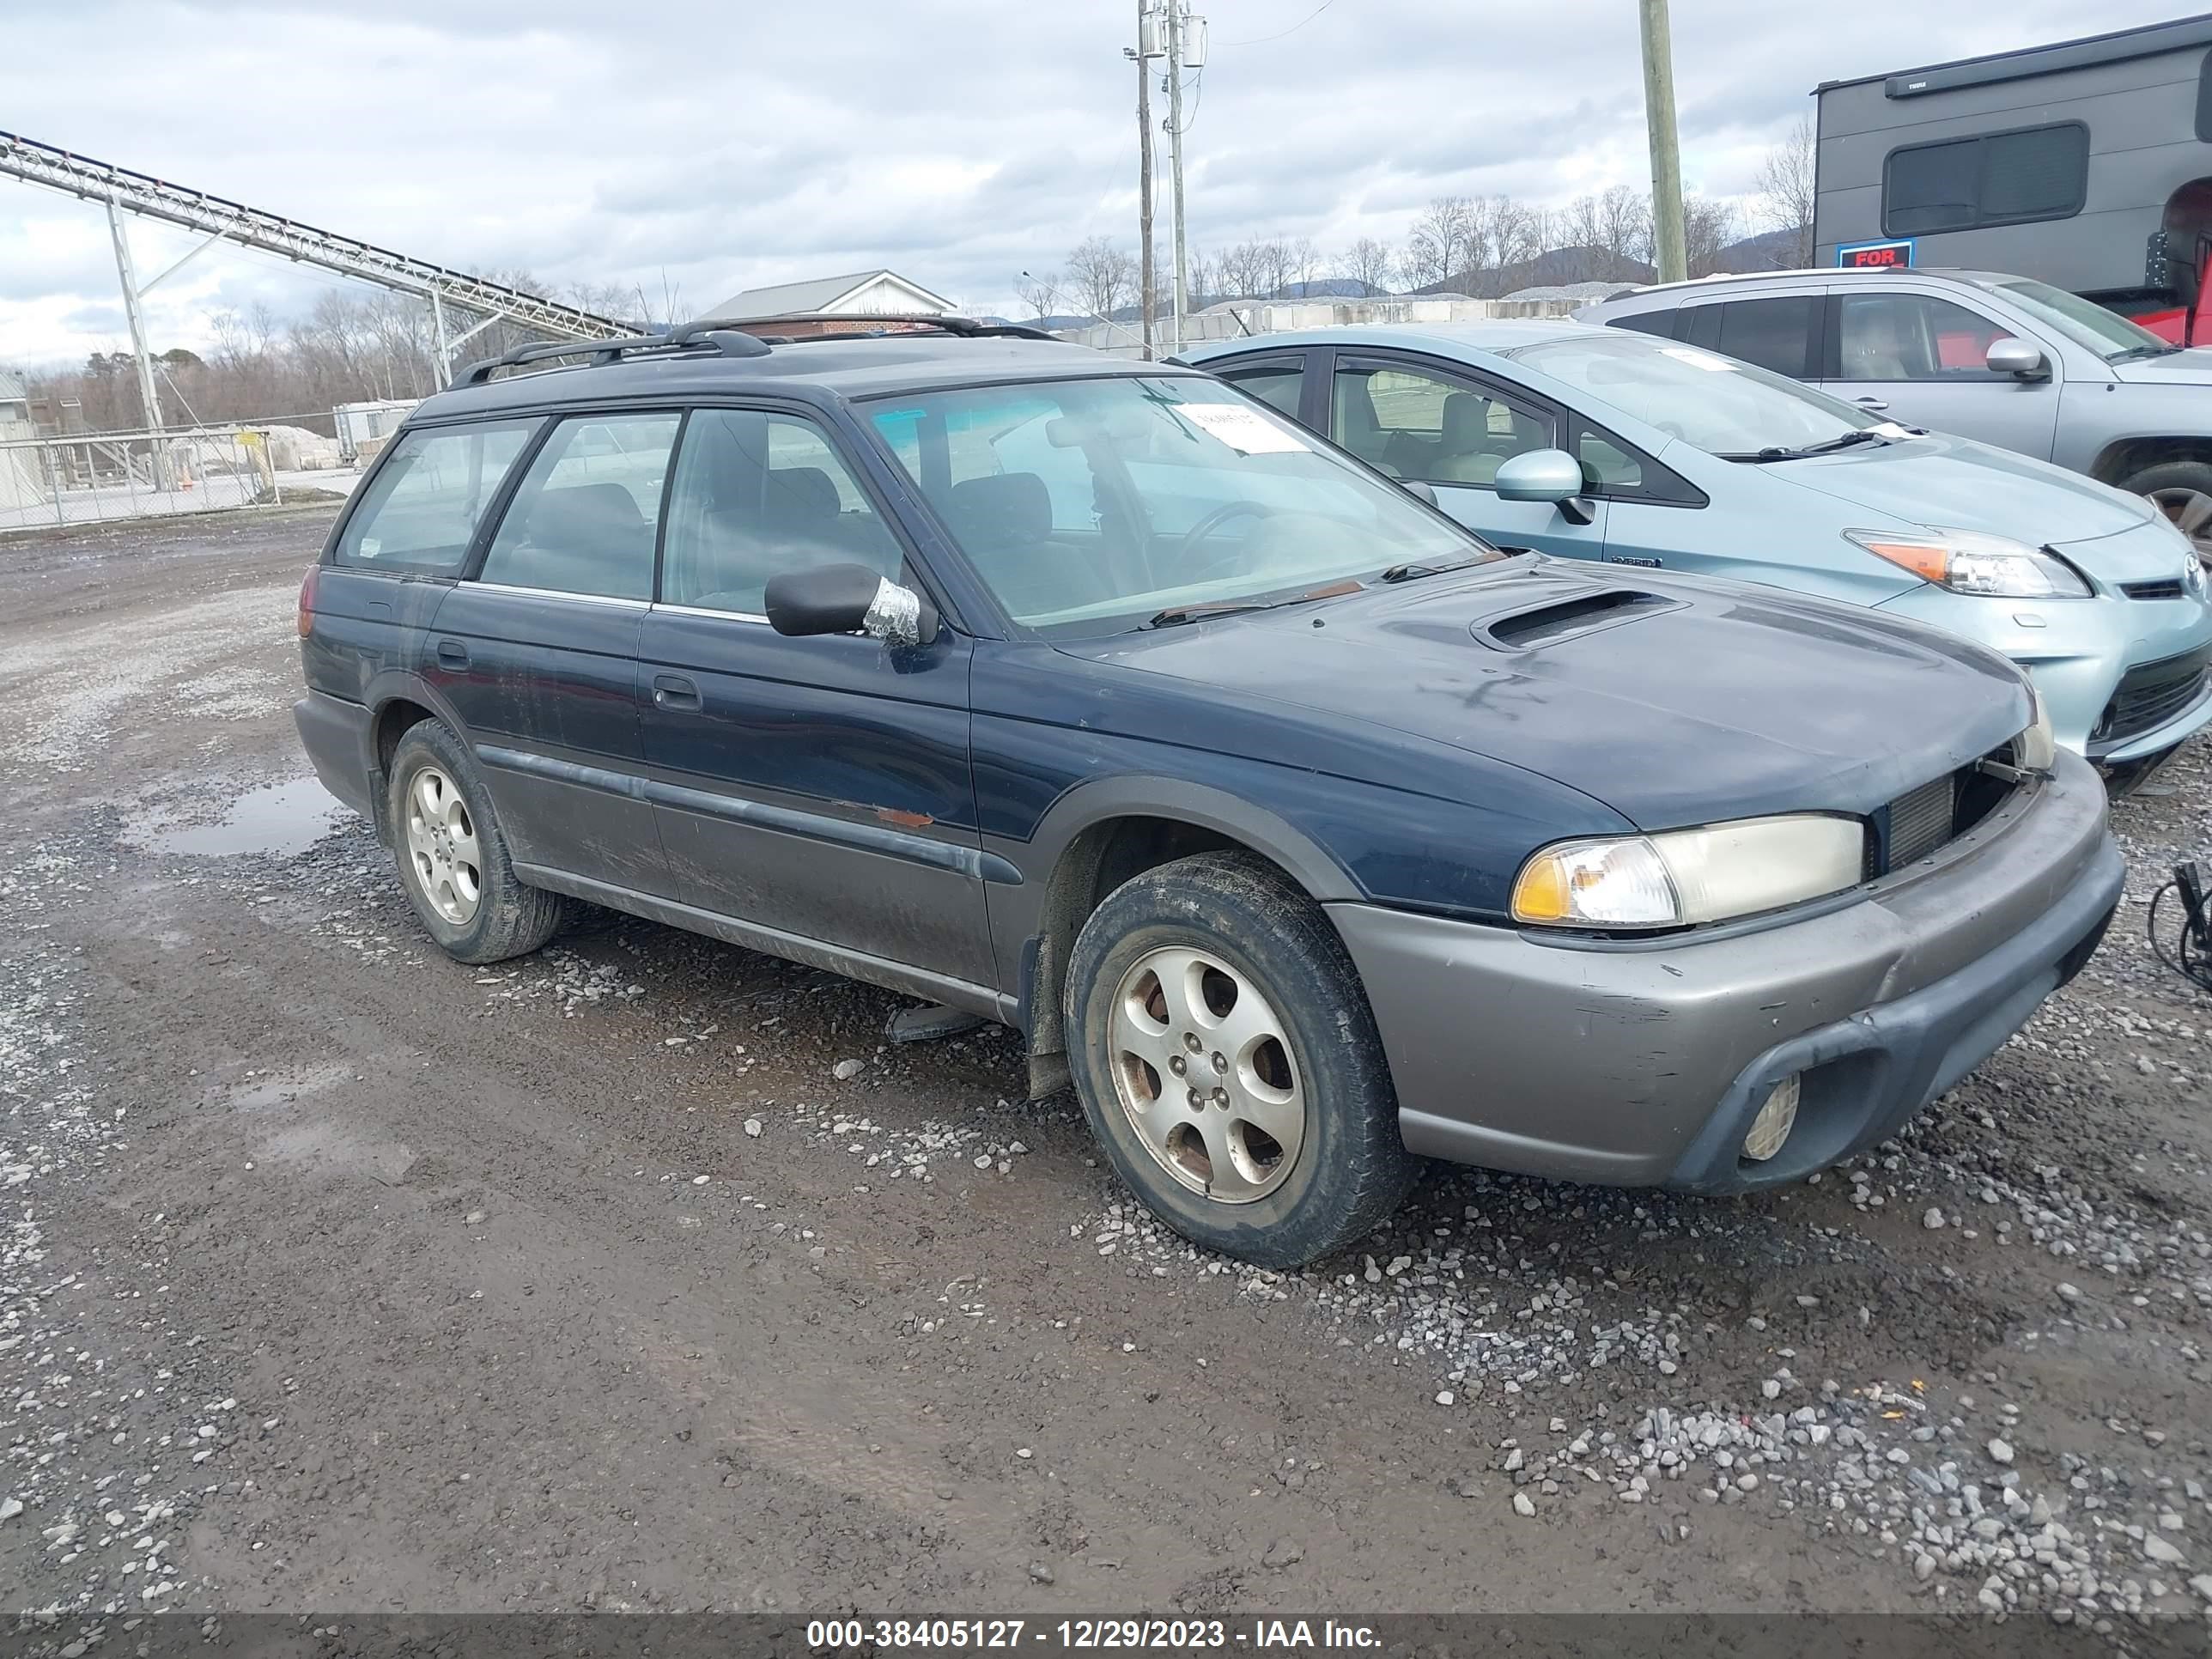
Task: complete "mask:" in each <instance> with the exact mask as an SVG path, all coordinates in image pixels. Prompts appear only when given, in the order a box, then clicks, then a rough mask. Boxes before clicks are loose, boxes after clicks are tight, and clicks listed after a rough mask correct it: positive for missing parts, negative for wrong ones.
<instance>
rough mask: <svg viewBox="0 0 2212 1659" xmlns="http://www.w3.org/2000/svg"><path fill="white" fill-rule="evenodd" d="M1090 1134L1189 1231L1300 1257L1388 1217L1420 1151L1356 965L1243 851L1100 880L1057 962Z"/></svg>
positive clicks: (1238, 1247)
mask: <svg viewBox="0 0 2212 1659" xmlns="http://www.w3.org/2000/svg"><path fill="white" fill-rule="evenodd" d="M1066 1001H1067V1007H1066V1018H1067V1031H1068V1038H1069V1041H1068V1058H1069V1062H1070V1070H1071V1071H1072V1072H1073V1074H1074V1079H1075V1086H1076V1092H1077V1094H1078V1095H1079V1096H1080V1097H1081V1098H1082V1101H1083V1109H1084V1112H1085V1115H1087V1116H1088V1117H1089V1118H1090V1120H1091V1133H1093V1134H1094V1135H1096V1136H1097V1139H1098V1142H1099V1144H1100V1145H1101V1146H1103V1147H1104V1148H1105V1150H1106V1155H1107V1157H1108V1158H1109V1159H1111V1160H1112V1162H1113V1164H1114V1168H1115V1170H1116V1171H1117V1172H1118V1173H1119V1174H1120V1176H1121V1179H1122V1180H1123V1181H1124V1182H1127V1184H1128V1185H1129V1187H1130V1188H1132V1189H1133V1191H1134V1192H1135V1193H1136V1194H1137V1195H1138V1196H1139V1198H1141V1199H1142V1200H1144V1202H1145V1205H1146V1207H1147V1208H1149V1209H1150V1210H1151V1211H1152V1212H1153V1213H1154V1214H1155V1215H1157V1216H1158V1217H1159V1218H1160V1219H1161V1220H1163V1221H1164V1222H1166V1223H1167V1224H1168V1225H1170V1227H1173V1228H1174V1229H1175V1230H1176V1231H1177V1232H1179V1233H1181V1234H1182V1236H1183V1237H1186V1238H1188V1239H1190V1240H1191V1241H1192V1242H1193V1243H1198V1244H1202V1245H1205V1246H1206V1247H1207V1248H1208V1249H1216V1250H1220V1251H1222V1252H1224V1253H1225V1254H1227V1255H1234V1256H1237V1257H1239V1258H1241V1259H1242V1260H1243V1261H1250V1262H1255V1263H1256V1264H1258V1265H1259V1266H1261V1267H1302V1266H1304V1264H1305V1263H1307V1262H1309V1261H1314V1260H1316V1258H1318V1257H1321V1256H1324V1255H1329V1254H1331V1253H1332V1252H1334V1251H1336V1250H1339V1249H1343V1248H1344V1247H1345V1246H1346V1245H1348V1244H1350V1243H1352V1242H1353V1241H1355V1240H1357V1239H1358V1238H1359V1237H1362V1236H1364V1234H1366V1233H1368V1232H1370V1231H1372V1230H1373V1229H1374V1228H1375V1227H1376V1226H1378V1225H1381V1224H1382V1223H1383V1221H1385V1220H1387V1219H1388V1218H1389V1216H1390V1215H1391V1213H1392V1212H1394V1211H1395V1210H1396V1208H1397V1207H1398V1206H1399V1204H1400V1202H1401V1200H1403V1199H1404V1197H1405V1194H1406V1190H1407V1188H1408V1187H1409V1186H1410V1185H1411V1184H1412V1182H1413V1176H1414V1174H1415V1172H1416V1170H1418V1168H1419V1164H1418V1162H1417V1160H1416V1159H1415V1158H1413V1155H1412V1154H1411V1153H1409V1152H1407V1151H1406V1147H1405V1144H1404V1142H1403V1141H1401V1139H1399V1135H1398V1103H1397V1096H1396V1094H1395V1092H1394V1091H1393V1090H1392V1088H1391V1086H1390V1074H1389V1067H1388V1066H1387V1065H1386V1064H1385V1062H1384V1060H1383V1044H1382V1040H1381V1038H1380V1037H1379V1036H1377V1035H1376V1030H1375V1020H1374V1017H1373V1015H1372V1014H1371V1013H1370V1012H1369V1010H1368V1006H1367V997H1366V994H1365V992H1364V990H1363V989H1362V988H1361V987H1360V983H1359V976H1358V973H1357V972H1355V971H1354V969H1353V968H1352V958H1351V957H1350V956H1349V955H1347V954H1346V951H1345V949H1344V944H1343V941H1342V940H1341V939H1339V938H1338V937H1337V933H1336V930H1335V928H1334V927H1332V926H1331V925H1330V923H1329V921H1328V917H1327V916H1326V915H1323V914H1322V911H1321V908H1320V907H1319V906H1317V905H1316V904H1315V903H1314V902H1312V901H1311V900H1310V899H1309V898H1307V897H1306V896H1305V895H1304V893H1302V892H1299V891H1298V890H1297V889H1296V888H1294V887H1292V886H1291V884H1289V883H1288V882H1287V881H1285V879H1284V878H1282V876H1281V875H1280V874H1279V872H1276V871H1275V870H1274V868H1273V866H1270V865H1267V863H1265V862H1263V861H1262V860H1259V859H1257V858H1255V857H1252V856H1250V855H1249V854H1237V853H1208V854H1202V855H1200V856H1199V857H1196V858H1188V859H1182V860H1177V861H1176V862H1175V863H1172V864H1166V865H1162V866H1159V867H1158V869H1154V870H1148V871H1146V872H1145V873H1144V874H1142V875H1140V876H1138V877H1136V878H1134V879H1133V880H1132V881H1130V882H1128V883H1127V884H1124V885H1123V886H1121V887H1120V888H1118V889H1116V890H1115V891H1114V892H1113V893H1111V894H1110V895H1109V896H1108V897H1107V899H1106V901H1105V902H1103V904H1101V905H1100V906H1099V907H1098V908H1097V910H1096V911H1095V912H1094V913H1093V914H1092V915H1091V919H1090V920H1089V921H1086V922H1085V924H1084V927H1083V931H1082V933H1080V934H1079V935H1078V937H1077V939H1076V941H1075V948H1074V951H1073V953H1072V954H1071V957H1070V959H1069V963H1068V978H1067V998H1066Z"/></svg>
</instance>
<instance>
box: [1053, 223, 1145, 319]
mask: <svg viewBox="0 0 2212 1659" xmlns="http://www.w3.org/2000/svg"><path fill="white" fill-rule="evenodd" d="M1138 276H1139V271H1138V269H1137V261H1136V259H1135V258H1133V256H1132V255H1131V254H1130V252H1129V251H1128V250H1127V248H1124V247H1121V246H1116V245H1115V243H1113V242H1111V241H1109V240H1107V239H1106V238H1105V237H1103V236H1092V237H1090V238H1088V239H1087V240H1084V241H1080V242H1078V243H1077V244H1076V245H1075V246H1073V247H1072V248H1070V249H1068V251H1067V280H1068V283H1069V285H1070V287H1071V288H1072V289H1073V292H1074V295H1075V297H1076V299H1077V300H1078V301H1080V302H1081V304H1082V305H1083V307H1084V308H1085V310H1087V311H1089V312H1090V313H1091V314H1092V315H1093V316H1096V317H1109V318H1110V317H1111V316H1113V314H1114V313H1115V312H1116V311H1118V310H1120V309H1121V307H1123V306H1125V305H1127V304H1128V303H1129V300H1130V297H1131V295H1133V294H1135V293H1136V292H1137V278H1138Z"/></svg>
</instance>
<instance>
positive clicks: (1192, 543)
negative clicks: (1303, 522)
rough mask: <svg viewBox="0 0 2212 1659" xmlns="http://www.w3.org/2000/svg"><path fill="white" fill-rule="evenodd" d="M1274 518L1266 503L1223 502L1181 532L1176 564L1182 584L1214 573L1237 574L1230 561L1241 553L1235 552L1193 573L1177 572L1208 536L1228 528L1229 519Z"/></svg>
mask: <svg viewBox="0 0 2212 1659" xmlns="http://www.w3.org/2000/svg"><path fill="white" fill-rule="evenodd" d="M1274 516H1275V509H1274V508H1273V507H1269V506H1268V505H1267V503H1266V502H1265V501H1225V502H1224V503H1223V504H1222V505H1221V506H1219V507H1215V508H1214V509H1213V510H1212V512H1211V513H1206V515H1205V516H1204V517H1203V518H1201V519H1200V520H1199V521H1198V522H1197V523H1196V524H1194V525H1193V526H1191V527H1190V528H1189V529H1188V530H1186V531H1184V532H1183V533H1182V540H1181V541H1179V542H1177V543H1176V565H1177V567H1178V570H1177V574H1178V575H1179V576H1181V577H1182V579H1183V580H1186V581H1188V580H1192V579H1194V578H1196V577H1200V576H1205V575H1211V574H1215V573H1216V571H1217V569H1218V571H1219V572H1221V573H1222V574H1227V573H1229V572H1231V571H1234V570H1236V569H1237V568H1239V567H1238V566H1237V564H1236V563H1234V562H1233V561H1235V559H1236V558H1237V553H1238V552H1239V551H1240V550H1238V549H1235V548H1231V549H1229V550H1225V551H1224V552H1222V553H1221V554H1218V555H1217V556H1215V557H1213V558H1212V559H1210V560H1208V561H1207V562H1206V563H1204V564H1202V565H1199V566H1197V567H1195V568H1192V569H1188V570H1184V569H1182V568H1180V567H1181V566H1182V562H1183V561H1184V560H1186V559H1188V557H1189V556H1191V554H1192V552H1193V551H1194V550H1196V548H1197V547H1198V544H1200V542H1202V541H1204V540H1205V539H1206V538H1207V537H1208V536H1211V535H1212V534H1213V532H1215V531H1217V530H1218V529H1220V528H1221V526H1224V525H1225V524H1227V523H1228V522H1229V521H1230V520H1231V519H1237V518H1254V519H1272V518H1273V517H1274Z"/></svg>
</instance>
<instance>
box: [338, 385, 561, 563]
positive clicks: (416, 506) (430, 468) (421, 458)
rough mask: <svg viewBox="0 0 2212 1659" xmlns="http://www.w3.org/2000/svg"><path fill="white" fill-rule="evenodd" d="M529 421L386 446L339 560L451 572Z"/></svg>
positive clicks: (411, 436)
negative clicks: (386, 452) (388, 453)
mask: <svg viewBox="0 0 2212 1659" xmlns="http://www.w3.org/2000/svg"><path fill="white" fill-rule="evenodd" d="M537 429H538V422H535V421H507V422H499V423H496V424H487V425H483V426H463V427H439V428H421V429H418V430H416V431H413V432H410V433H407V434H406V435H404V436H403V437H401V438H400V439H399V441H398V442H397V443H395V444H394V445H392V453H391V454H390V455H389V456H387V457H386V459H385V462H384V465H381V466H380V467H378V468H377V469H376V476H375V477H373V478H371V479H370V480H369V481H368V487H367V488H366V489H364V490H363V491H362V499H361V505H360V506H359V507H356V508H355V509H354V513H353V516H352V517H351V518H350V519H349V520H346V527H345V533H344V535H343V536H342V537H340V538H338V545H337V562H338V563H340V564H344V565H353V566H356V567H357V568H361V569H363V570H394V571H401V572H405V573H409V574H425V575H436V576H451V575H454V574H458V573H459V570H460V568H461V565H462V563H463V562H465V560H466V559H467V557H468V556H469V544H470V543H471V542H472V541H474V540H475V539H476V533H477V526H478V525H479V524H481V523H482V522H483V515H484V509H485V508H486V507H489V506H490V505H491V503H492V501H494V500H495V499H496V498H497V496H498V495H499V489H500V486H501V484H502V483H505V482H506V479H507V471H508V470H509V469H510V468H512V467H513V465H514V461H515V457H517V456H518V455H520V454H521V453H522V451H523V447H524V446H525V445H526V444H527V443H528V442H529V441H530V435H531V434H532V433H533V432H535V431H536V430H537Z"/></svg>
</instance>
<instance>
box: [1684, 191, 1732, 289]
mask: <svg viewBox="0 0 2212 1659" xmlns="http://www.w3.org/2000/svg"><path fill="white" fill-rule="evenodd" d="M1734 240H1735V209H1734V208H1733V207H1731V206H1729V204H1728V203H1726V202H1715V201H1711V200H1708V199H1707V198H1706V197H1702V196H1686V197H1683V198H1682V251H1683V253H1684V254H1685V256H1686V260H1685V263H1686V264H1687V266H1688V268H1689V274H1690V275H1691V276H1711V275H1712V274H1713V273H1714V272H1715V271H1717V270H1719V269H1720V268H1721V263H1720V255H1721V251H1722V250H1723V248H1725V247H1727V246H1728V245H1729V243H1730V242H1732V241H1734Z"/></svg>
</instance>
